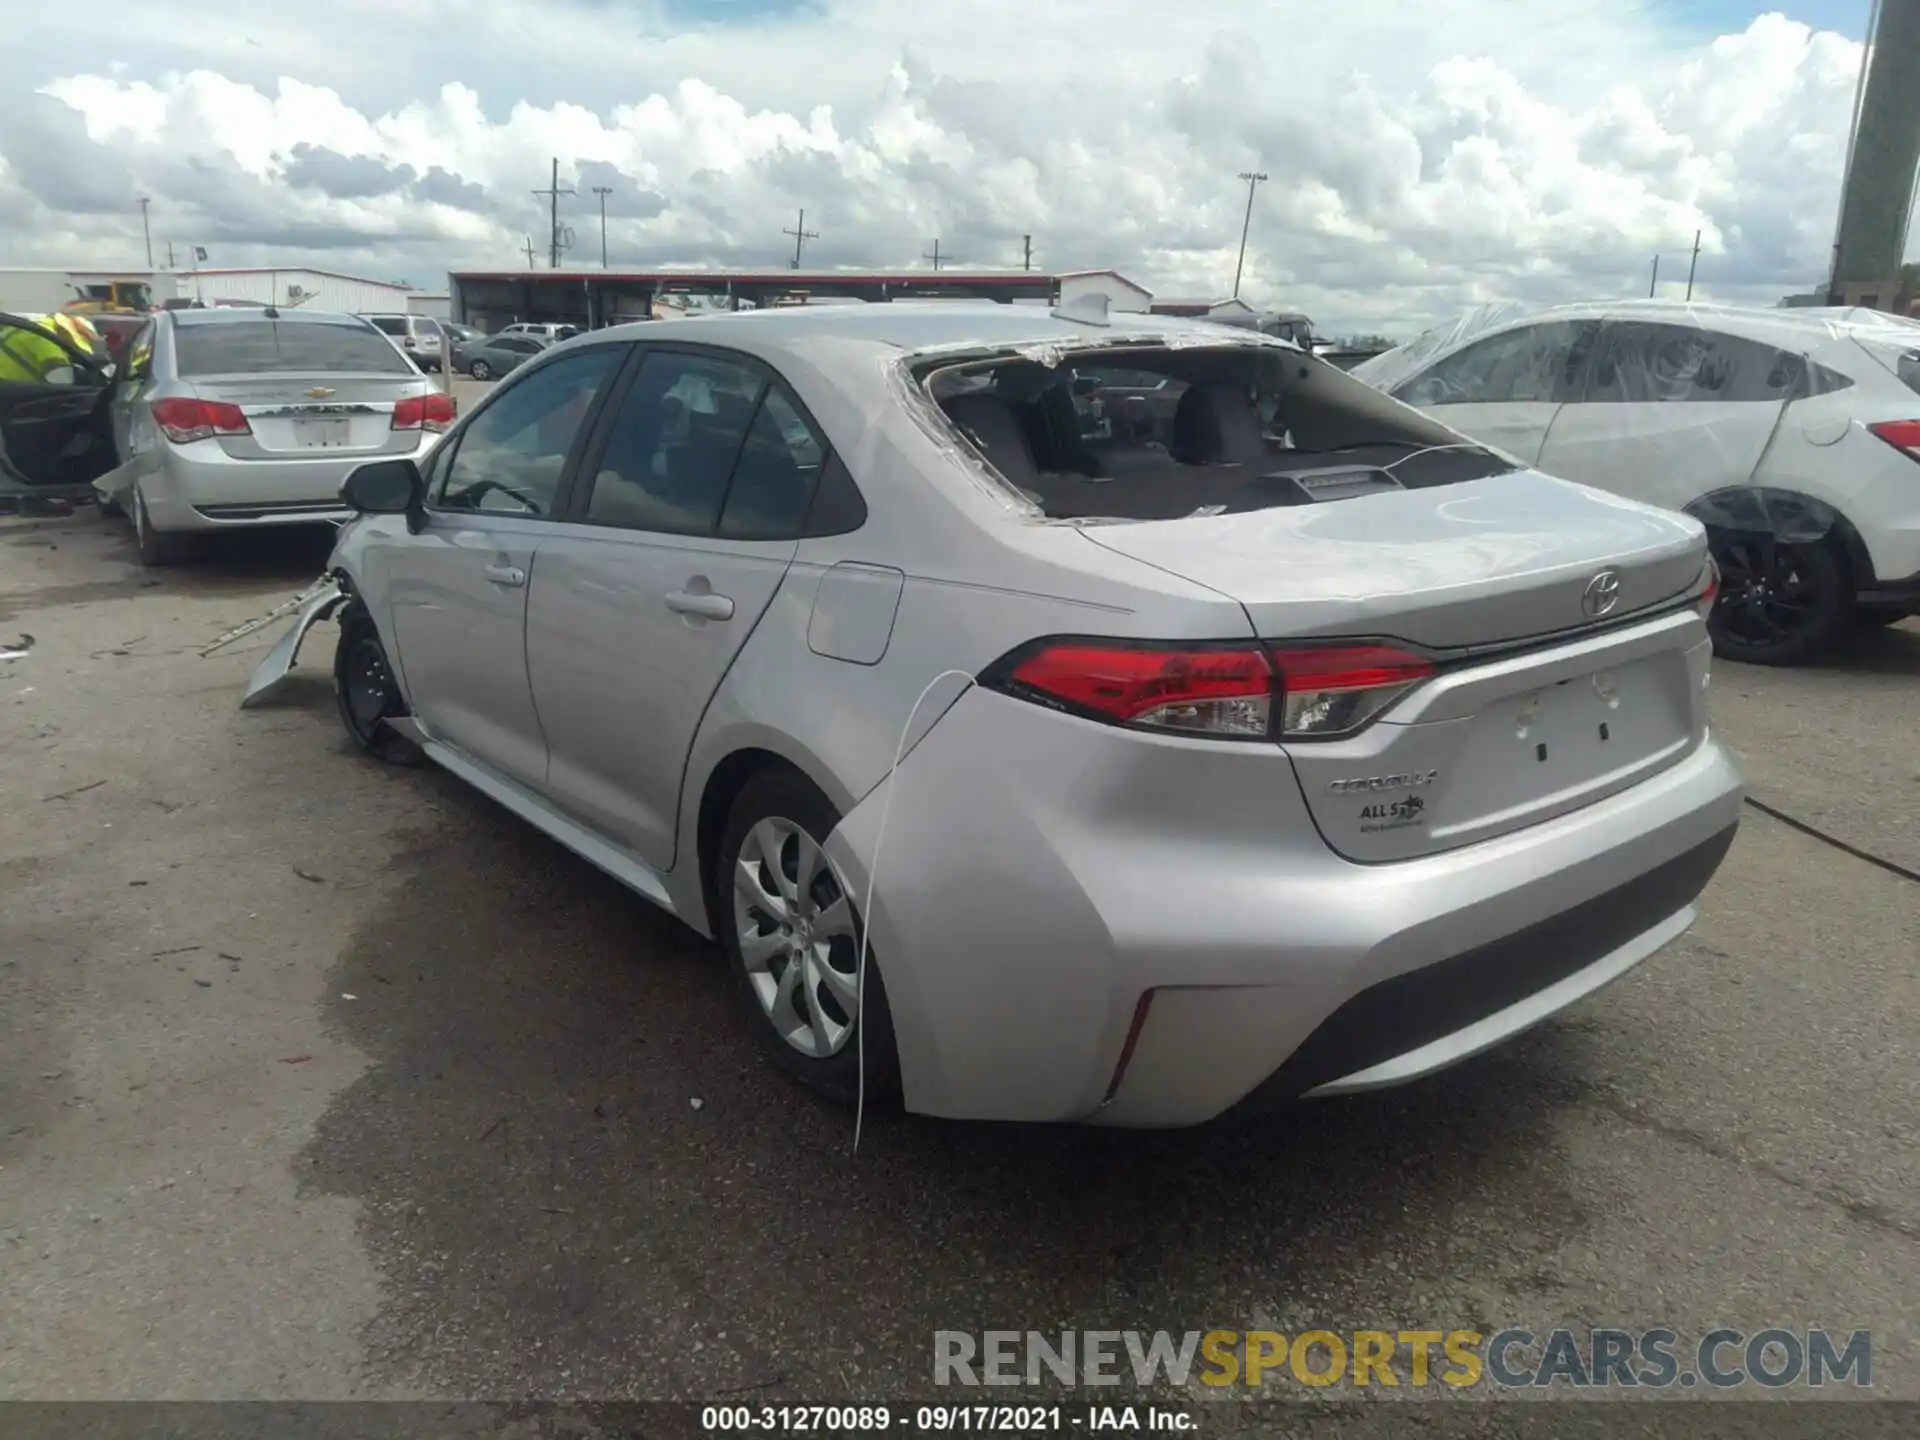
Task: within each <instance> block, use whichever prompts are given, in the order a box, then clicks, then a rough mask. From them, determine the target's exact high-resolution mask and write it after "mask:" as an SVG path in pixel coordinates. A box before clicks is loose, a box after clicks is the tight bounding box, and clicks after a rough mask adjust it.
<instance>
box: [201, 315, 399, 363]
mask: <svg viewBox="0 0 1920 1440" xmlns="http://www.w3.org/2000/svg"><path fill="white" fill-rule="evenodd" d="M173 352H174V358H175V361H176V363H177V364H178V366H179V369H180V373H181V374H182V375H188V376H191V375H253V374H282V375H284V374H340V373H359V374H363V375H365V374H375V375H410V374H412V373H413V363H412V362H411V361H410V360H408V359H407V358H406V357H405V356H404V355H402V354H401V353H400V352H399V351H398V350H396V349H394V348H393V342H392V341H390V340H388V339H387V338H386V337H385V336H383V335H382V334H381V333H380V332H379V331H378V330H375V329H373V328H372V327H371V326H369V325H361V324H347V323H345V322H339V323H335V322H331V321H325V320H297V321H287V322H285V323H282V322H280V321H277V320H242V321H237V322H230V323H227V324H220V325H179V326H176V327H175V329H174V333H173Z"/></svg>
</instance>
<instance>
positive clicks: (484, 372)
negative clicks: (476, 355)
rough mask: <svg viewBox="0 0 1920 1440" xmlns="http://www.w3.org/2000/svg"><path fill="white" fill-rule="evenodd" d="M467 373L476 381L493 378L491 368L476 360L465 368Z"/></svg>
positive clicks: (485, 363)
mask: <svg viewBox="0 0 1920 1440" xmlns="http://www.w3.org/2000/svg"><path fill="white" fill-rule="evenodd" d="M467 373H468V374H469V375H471V376H472V377H473V378H474V379H476V380H491V379H492V378H493V367H492V366H491V365H489V364H487V362H486V361H484V360H476V361H474V362H473V363H472V364H471V365H469V366H467Z"/></svg>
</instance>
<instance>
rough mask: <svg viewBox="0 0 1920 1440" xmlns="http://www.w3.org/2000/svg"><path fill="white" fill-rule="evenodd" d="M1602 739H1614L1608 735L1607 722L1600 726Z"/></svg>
mask: <svg viewBox="0 0 1920 1440" xmlns="http://www.w3.org/2000/svg"><path fill="white" fill-rule="evenodd" d="M1600 738H1601V739H1602V740H1610V739H1612V738H1613V737H1612V736H1610V735H1609V734H1608V733H1607V726H1606V722H1605V721H1602V722H1601V725H1600Z"/></svg>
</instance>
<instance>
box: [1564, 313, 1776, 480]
mask: <svg viewBox="0 0 1920 1440" xmlns="http://www.w3.org/2000/svg"><path fill="white" fill-rule="evenodd" d="M1806 373H1807V372H1806V357H1804V356H1802V355H1795V354H1792V353H1790V352H1788V351H1784V350H1776V349H1775V348H1774V347H1772V346H1771V345H1764V344H1762V343H1760V342H1759V341H1756V340H1748V339H1744V338H1742V337H1740V336H1737V335H1726V334H1722V333H1720V332H1718V331H1714V330H1709V329H1706V328H1704V327H1703V326H1700V325H1697V324H1666V323H1649V322H1646V321H1637V320H1636V321H1609V322H1607V323H1606V325H1605V326H1604V327H1603V329H1602V331H1601V335H1600V338H1599V343H1598V345H1597V346H1596V347H1595V353H1594V359H1593V364H1592V365H1591V366H1590V367H1589V370H1588V376H1587V381H1586V385H1585V389H1584V392H1583V393H1582V395H1581V396H1580V398H1579V400H1578V401H1577V402H1576V403H1573V404H1569V405H1567V406H1566V407H1565V408H1564V409H1563V410H1562V411H1561V412H1560V415H1559V417H1558V418H1557V419H1556V420H1555V421H1554V424H1553V430H1552V433H1551V434H1550V435H1548V437H1547V442H1546V445H1545V447H1544V449H1543V450H1542V452H1541V455H1540V461H1539V465H1540V468H1541V469H1542V470H1544V471H1546V472H1547V473H1548V474H1549V475H1559V476H1562V477H1563V478H1565V479H1568V480H1578V481H1579V482H1581V483H1582V484H1585V485H1592V486H1594V487H1595V488H1596V489H1600V490H1610V491H1612V492H1613V493H1614V494H1616V495H1625V496H1627V497H1629V498H1630V499H1634V500H1644V501H1647V502H1648V503H1649V504H1653V505H1664V506H1667V507H1668V508H1670V509H1675V510H1679V509H1683V508H1685V507H1686V506H1687V505H1688V504H1689V503H1690V502H1692V501H1694V500H1697V499H1699V498H1700V497H1701V496H1702V495H1707V494H1710V493H1711V492H1713V491H1715V490H1718V489H1721V488H1723V487H1725V486H1728V485H1744V484H1746V483H1747V482H1748V480H1749V479H1750V478H1751V477H1752V475H1753V472H1754V470H1755V469H1756V468H1757V467H1758V466H1759V464H1760V459H1761V457H1762V456H1763V455H1764V454H1765V453H1766V450H1767V445H1768V443H1769V442H1770V441H1771V440H1772V439H1773V434H1774V431H1775V429H1776V428H1777V427H1778V426H1779V424H1780V420H1781V416H1782V414H1783V413H1784V411H1785V409H1786V406H1787V403H1788V401H1789V400H1790V399H1791V398H1792V396H1793V394H1794V393H1795V391H1796V389H1797V388H1800V387H1801V386H1802V384H1803V381H1804V377H1805V375H1806Z"/></svg>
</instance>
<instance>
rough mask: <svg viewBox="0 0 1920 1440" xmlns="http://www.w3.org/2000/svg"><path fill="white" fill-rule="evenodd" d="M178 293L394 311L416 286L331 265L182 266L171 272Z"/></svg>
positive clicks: (213, 299)
mask: <svg viewBox="0 0 1920 1440" xmlns="http://www.w3.org/2000/svg"><path fill="white" fill-rule="evenodd" d="M173 284H174V288H175V290H176V292H177V293H178V294H179V295H180V296H181V297H182V298H184V299H187V300H201V301H204V302H205V303H206V304H208V305H217V304H218V303H219V302H220V301H222V300H244V301H251V302H253V303H255V304H260V305H280V306H286V307H289V308H290V307H293V306H296V305H297V306H301V307H304V308H306V309H308V310H342V311H345V312H347V313H348V314H359V313H363V312H375V311H382V310H390V311H396V312H404V311H405V310H406V309H407V308H408V306H407V297H408V296H409V295H411V294H413V293H415V292H414V289H413V287H412V286H409V285H397V284H393V283H390V282H388V281H385V280H367V279H363V278H361V277H360V276H358V275H342V274H339V273H338V272H336V271H333V270H310V269H306V268H303V267H293V268H288V269H268V268H265V267H256V268H250V269H241V270H180V271H176V272H175V273H174V276H173Z"/></svg>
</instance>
